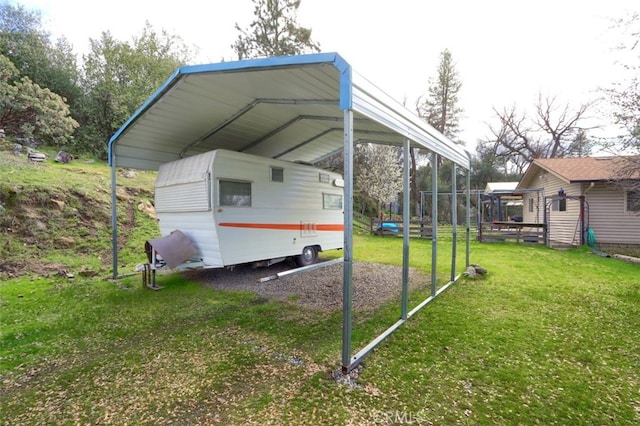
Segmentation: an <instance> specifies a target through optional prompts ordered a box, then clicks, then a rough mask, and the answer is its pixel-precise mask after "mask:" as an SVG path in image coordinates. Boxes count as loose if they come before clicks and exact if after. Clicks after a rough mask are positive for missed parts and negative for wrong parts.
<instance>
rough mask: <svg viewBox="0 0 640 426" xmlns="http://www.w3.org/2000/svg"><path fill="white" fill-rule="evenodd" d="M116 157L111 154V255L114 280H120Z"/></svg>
mask: <svg viewBox="0 0 640 426" xmlns="http://www.w3.org/2000/svg"><path fill="white" fill-rule="evenodd" d="M116 175H117V173H116V155H115V154H114V153H113V152H112V153H111V254H112V257H113V259H112V260H113V279H114V280H115V279H117V278H118V204H117V203H118V197H117V196H116V190H117V187H116V183H117V182H116Z"/></svg>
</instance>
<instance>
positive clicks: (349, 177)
mask: <svg viewBox="0 0 640 426" xmlns="http://www.w3.org/2000/svg"><path fill="white" fill-rule="evenodd" d="M343 255H344V264H343V279H342V372H343V373H344V374H347V373H348V372H349V365H350V364H351V328H352V323H351V321H352V317H351V315H352V312H351V311H352V288H351V287H352V284H353V111H351V109H345V110H344V247H343Z"/></svg>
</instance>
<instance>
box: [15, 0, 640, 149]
mask: <svg viewBox="0 0 640 426" xmlns="http://www.w3.org/2000/svg"><path fill="white" fill-rule="evenodd" d="M10 2H11V3H12V4H21V5H23V6H25V7H26V8H28V9H31V10H39V11H40V12H41V14H42V20H43V26H44V27H45V29H47V30H48V31H50V32H51V34H52V36H53V38H54V39H55V38H57V37H59V36H64V37H65V38H67V39H68V40H69V41H70V42H71V43H72V45H73V46H74V50H75V51H76V52H77V53H79V54H81V53H84V52H86V51H87V49H88V46H89V39H90V38H93V39H98V38H100V35H101V33H102V32H103V31H110V32H111V34H112V35H113V36H114V37H115V38H117V39H119V40H121V41H131V39H132V37H133V36H135V35H139V34H140V32H141V31H142V29H143V27H144V25H145V22H146V21H148V22H149V23H150V24H151V26H152V27H153V28H154V29H155V30H156V31H160V30H166V31H168V32H169V33H170V34H175V35H179V36H180V37H182V39H183V40H184V41H185V42H186V43H187V44H188V45H190V46H194V47H197V48H198V50H199V55H198V58H197V59H196V60H195V62H194V64H195V63H213V62H220V61H221V60H226V61H229V60H235V59H236V56H235V54H234V52H233V50H232V49H231V44H232V43H233V42H234V41H235V39H236V38H237V36H238V31H237V30H236V29H235V24H236V23H237V24H238V25H239V26H240V27H241V28H247V27H248V26H249V24H250V22H251V21H252V20H253V19H254V15H253V3H252V2H251V0H209V1H206V0H180V1H177V2H160V1H157V0H156V1H145V0H127V1H125V0H110V1H108V2H102V1H95V2H94V1H86V0H85V1H82V2H80V1H77V0H10ZM633 12H640V1H638V0H607V1H596V0H580V1H579V0H536V1H530V0H519V1H516V0H484V1H480V0H440V1H437V2H436V1H430V0H395V1H379V2H374V1H371V0H302V3H301V6H300V8H299V9H298V13H297V16H298V24H299V25H301V26H303V27H307V28H311V30H312V39H313V40H314V41H316V42H318V43H319V44H320V47H321V50H322V51H324V52H338V53H339V54H340V55H341V56H342V57H343V58H344V59H345V60H346V61H347V62H348V63H349V64H351V66H352V67H353V68H354V70H355V71H357V72H358V73H359V74H361V75H363V76H364V77H365V78H367V79H368V80H370V81H371V82H373V83H374V84H375V85H376V86H378V87H379V88H381V89H382V90H384V91H385V92H387V93H388V94H389V95H391V96H392V97H393V98H395V99H397V100H398V101H400V102H404V103H405V104H406V105H407V106H408V107H409V108H410V109H412V110H415V104H416V100H417V99H419V98H420V97H421V96H424V95H425V94H426V93H427V89H428V86H429V79H431V78H434V77H436V76H437V67H438V64H439V61H440V54H441V52H442V51H444V50H445V49H448V50H449V51H450V52H451V55H452V58H453V60H454V64H455V68H456V70H457V71H458V74H459V78H460V81H461V82H462V87H461V89H460V92H459V106H460V107H461V108H462V109H463V113H462V115H461V120H460V128H461V132H460V135H459V136H460V138H461V139H462V140H463V141H465V142H466V145H467V149H469V150H473V149H474V147H475V144H476V142H477V140H478V139H484V138H486V137H487V136H488V135H489V134H490V132H489V127H488V123H495V113H494V111H493V109H494V108H495V109H497V110H502V109H503V108H505V107H511V106H514V105H515V106H516V108H517V109H518V110H519V111H526V112H528V113H531V112H532V111H533V109H534V108H535V105H536V102H537V99H538V95H539V94H542V95H543V96H544V97H555V98H557V102H558V105H560V106H564V105H569V107H570V108H573V109H577V108H578V107H579V106H580V105H581V104H582V103H586V102H590V101H592V100H594V99H596V98H597V97H598V96H599V95H601V92H599V89H600V88H603V87H610V86H611V85H612V84H613V83H614V82H616V81H618V80H620V79H621V78H624V74H622V67H621V65H620V64H619V63H616V61H617V60H618V59H619V58H620V50H619V49H615V47H616V46H617V45H618V43H619V42H620V41H621V40H620V35H619V33H617V32H616V31H615V30H613V29H612V25H613V21H614V20H616V19H620V18H624V17H625V16H629V15H630V14H631V13H633ZM636 56H637V55H636ZM623 61H624V59H623ZM605 116H606V111H602V110H600V109H598V108H594V109H593V110H592V117H593V119H592V123H591V124H594V125H595V124H603V123H604V122H605V121H602V120H603V119H604V117H605Z"/></svg>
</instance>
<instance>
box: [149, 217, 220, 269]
mask: <svg viewBox="0 0 640 426" xmlns="http://www.w3.org/2000/svg"><path fill="white" fill-rule="evenodd" d="M159 218H160V221H159V222H158V223H159V225H160V233H161V235H168V234H170V233H171V232H172V231H174V230H176V229H179V230H181V231H182V232H183V233H184V234H185V235H186V236H187V237H188V238H189V240H191V242H192V243H193V245H194V246H195V247H196V249H198V252H197V253H196V255H195V256H194V257H193V258H192V259H191V260H193V261H200V260H201V261H202V262H204V264H205V266H206V267H212V268H221V267H223V266H224V265H223V263H222V254H221V253H220V244H219V241H218V236H217V233H216V227H215V224H214V221H213V214H212V213H211V212H200V213H165V214H162V215H159Z"/></svg>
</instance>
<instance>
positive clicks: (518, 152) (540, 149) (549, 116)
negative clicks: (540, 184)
mask: <svg viewBox="0 0 640 426" xmlns="http://www.w3.org/2000/svg"><path fill="white" fill-rule="evenodd" d="M589 108H590V105H589V104H582V105H580V106H579V107H578V109H577V110H573V111H572V110H570V108H569V105H564V106H559V105H558V101H557V99H556V98H555V97H545V98H543V97H542V95H541V94H540V95H538V102H537V104H536V108H535V111H536V114H535V116H534V117H533V118H531V117H528V116H527V115H526V113H524V112H519V111H517V110H516V107H515V106H511V107H510V108H506V107H505V108H503V109H502V110H501V111H500V110H498V109H496V108H495V107H494V108H493V111H494V112H495V114H496V117H497V118H498V122H499V126H497V127H494V126H492V125H490V126H489V129H490V131H491V133H492V136H491V137H490V138H488V139H486V140H484V141H482V142H481V144H482V145H483V146H484V147H485V148H486V147H488V146H490V145H493V150H494V151H495V153H496V155H497V156H498V157H502V158H504V159H505V160H507V161H508V162H509V163H511V164H512V165H513V167H514V169H515V170H513V171H514V172H516V173H522V172H523V171H524V169H525V168H526V167H527V165H528V164H529V163H530V162H531V161H533V160H534V159H536V158H556V157H572V156H586V155H589V154H590V152H591V146H592V143H591V141H589V140H588V137H587V133H586V130H588V129H590V128H587V127H582V126H581V125H580V124H581V122H582V121H583V120H584V119H585V118H586V114H587V112H588V111H589Z"/></svg>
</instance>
